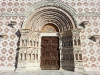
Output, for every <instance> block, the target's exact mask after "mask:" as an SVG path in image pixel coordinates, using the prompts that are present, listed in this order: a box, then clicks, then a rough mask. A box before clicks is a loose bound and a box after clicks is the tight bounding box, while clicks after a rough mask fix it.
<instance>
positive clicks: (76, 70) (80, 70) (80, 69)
mask: <svg viewBox="0 0 100 75" xmlns="http://www.w3.org/2000/svg"><path fill="white" fill-rule="evenodd" d="M74 71H75V72H84V71H85V70H84V68H82V67H75V68H74Z"/></svg>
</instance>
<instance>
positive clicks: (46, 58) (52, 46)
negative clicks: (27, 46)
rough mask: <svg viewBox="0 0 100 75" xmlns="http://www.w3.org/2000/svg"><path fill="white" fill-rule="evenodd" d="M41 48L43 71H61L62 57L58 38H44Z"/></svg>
mask: <svg viewBox="0 0 100 75" xmlns="http://www.w3.org/2000/svg"><path fill="white" fill-rule="evenodd" d="M41 47H42V48H41V65H40V66H41V69H43V70H48V69H49V70H53V69H55V70H57V69H59V66H60V58H59V57H60V56H59V39H58V37H42V41H41Z"/></svg>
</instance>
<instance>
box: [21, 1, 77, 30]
mask: <svg viewBox="0 0 100 75" xmlns="http://www.w3.org/2000/svg"><path fill="white" fill-rule="evenodd" d="M28 9H29V10H28V11H27V12H26V14H25V15H26V17H25V20H24V24H23V26H22V28H29V29H30V27H31V26H33V27H35V25H36V24H34V23H33V22H34V20H37V22H39V21H40V19H44V20H43V21H42V22H41V23H42V25H45V24H47V23H55V22H58V21H59V18H61V19H63V21H61V19H60V22H62V23H60V25H63V24H64V23H63V22H65V23H72V24H71V25H72V27H73V28H76V27H77V22H76V20H75V18H74V15H75V14H76V10H75V9H73V8H72V7H71V6H70V5H66V4H65V3H63V2H60V1H58V0H55V1H52V0H44V1H40V2H38V3H36V4H34V5H33V6H31V7H29V8H28ZM46 13H49V17H50V16H56V17H55V22H52V20H53V19H52V17H50V18H51V19H50V18H49V20H48V19H45V18H48V16H47V15H48V14H46ZM53 13H57V15H56V14H55V15H54V14H53ZM42 15H43V16H45V18H43V17H41V16H42ZM59 16H60V17H59ZM39 18H40V19H39ZM66 18H68V19H69V22H67V21H66ZM38 19H39V20H38ZM56 19H57V20H58V21H57V20H56ZM53 21H54V20H53ZM39 23H40V22H39ZM58 23H59V22H58ZM37 25H38V26H39V27H40V29H41V28H42V26H41V25H39V24H37ZM55 25H56V23H55ZM60 31H63V30H61V29H60Z"/></svg>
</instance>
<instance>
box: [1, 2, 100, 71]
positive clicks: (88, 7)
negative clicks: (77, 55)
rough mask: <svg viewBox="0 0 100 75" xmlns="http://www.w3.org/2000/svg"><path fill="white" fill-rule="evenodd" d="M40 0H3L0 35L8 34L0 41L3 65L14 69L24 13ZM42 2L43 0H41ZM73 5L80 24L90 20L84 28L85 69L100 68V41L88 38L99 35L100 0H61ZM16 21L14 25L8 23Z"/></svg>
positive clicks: (82, 33)
mask: <svg viewBox="0 0 100 75" xmlns="http://www.w3.org/2000/svg"><path fill="white" fill-rule="evenodd" d="M38 1H40V0H0V34H2V33H5V34H7V36H6V38H4V39H2V40H1V41H0V68H1V69H7V68H6V67H11V68H10V69H14V62H15V56H16V48H17V45H16V44H17V41H18V38H17V36H16V35H15V33H16V32H17V30H18V29H19V28H20V27H21V25H22V22H23V20H24V18H25V14H24V13H25V12H26V11H27V10H28V8H29V7H30V6H32V5H34V3H36V2H38ZM41 1H42V0H41ZM59 1H63V2H64V3H65V4H66V5H67V4H68V5H70V6H71V7H72V8H74V9H75V10H76V11H77V13H79V15H77V16H75V19H76V21H77V23H78V24H80V23H81V22H82V21H89V24H88V25H87V26H86V28H85V29H83V30H82V31H81V35H80V36H81V43H82V50H83V61H84V62H83V65H84V68H85V70H92V69H94V70H100V40H97V41H96V42H93V41H92V40H89V37H90V36H92V35H100V0H59ZM11 21H16V22H17V25H16V26H14V28H11V27H9V26H7V25H8V24H9V23H10V22H11Z"/></svg>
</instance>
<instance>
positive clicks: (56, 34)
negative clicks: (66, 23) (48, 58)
mask: <svg viewBox="0 0 100 75" xmlns="http://www.w3.org/2000/svg"><path fill="white" fill-rule="evenodd" d="M58 34H59V32H56V33H40V37H41V39H40V40H41V41H42V37H58V39H59V69H60V67H61V66H60V62H61V56H60V55H61V54H60V53H61V52H60V51H61V50H60V46H61V45H60V44H61V43H60V41H61V40H60V36H59V35H58ZM40 47H41V44H40ZM39 59H40V64H41V49H40V56H39ZM40 68H41V66H40Z"/></svg>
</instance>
